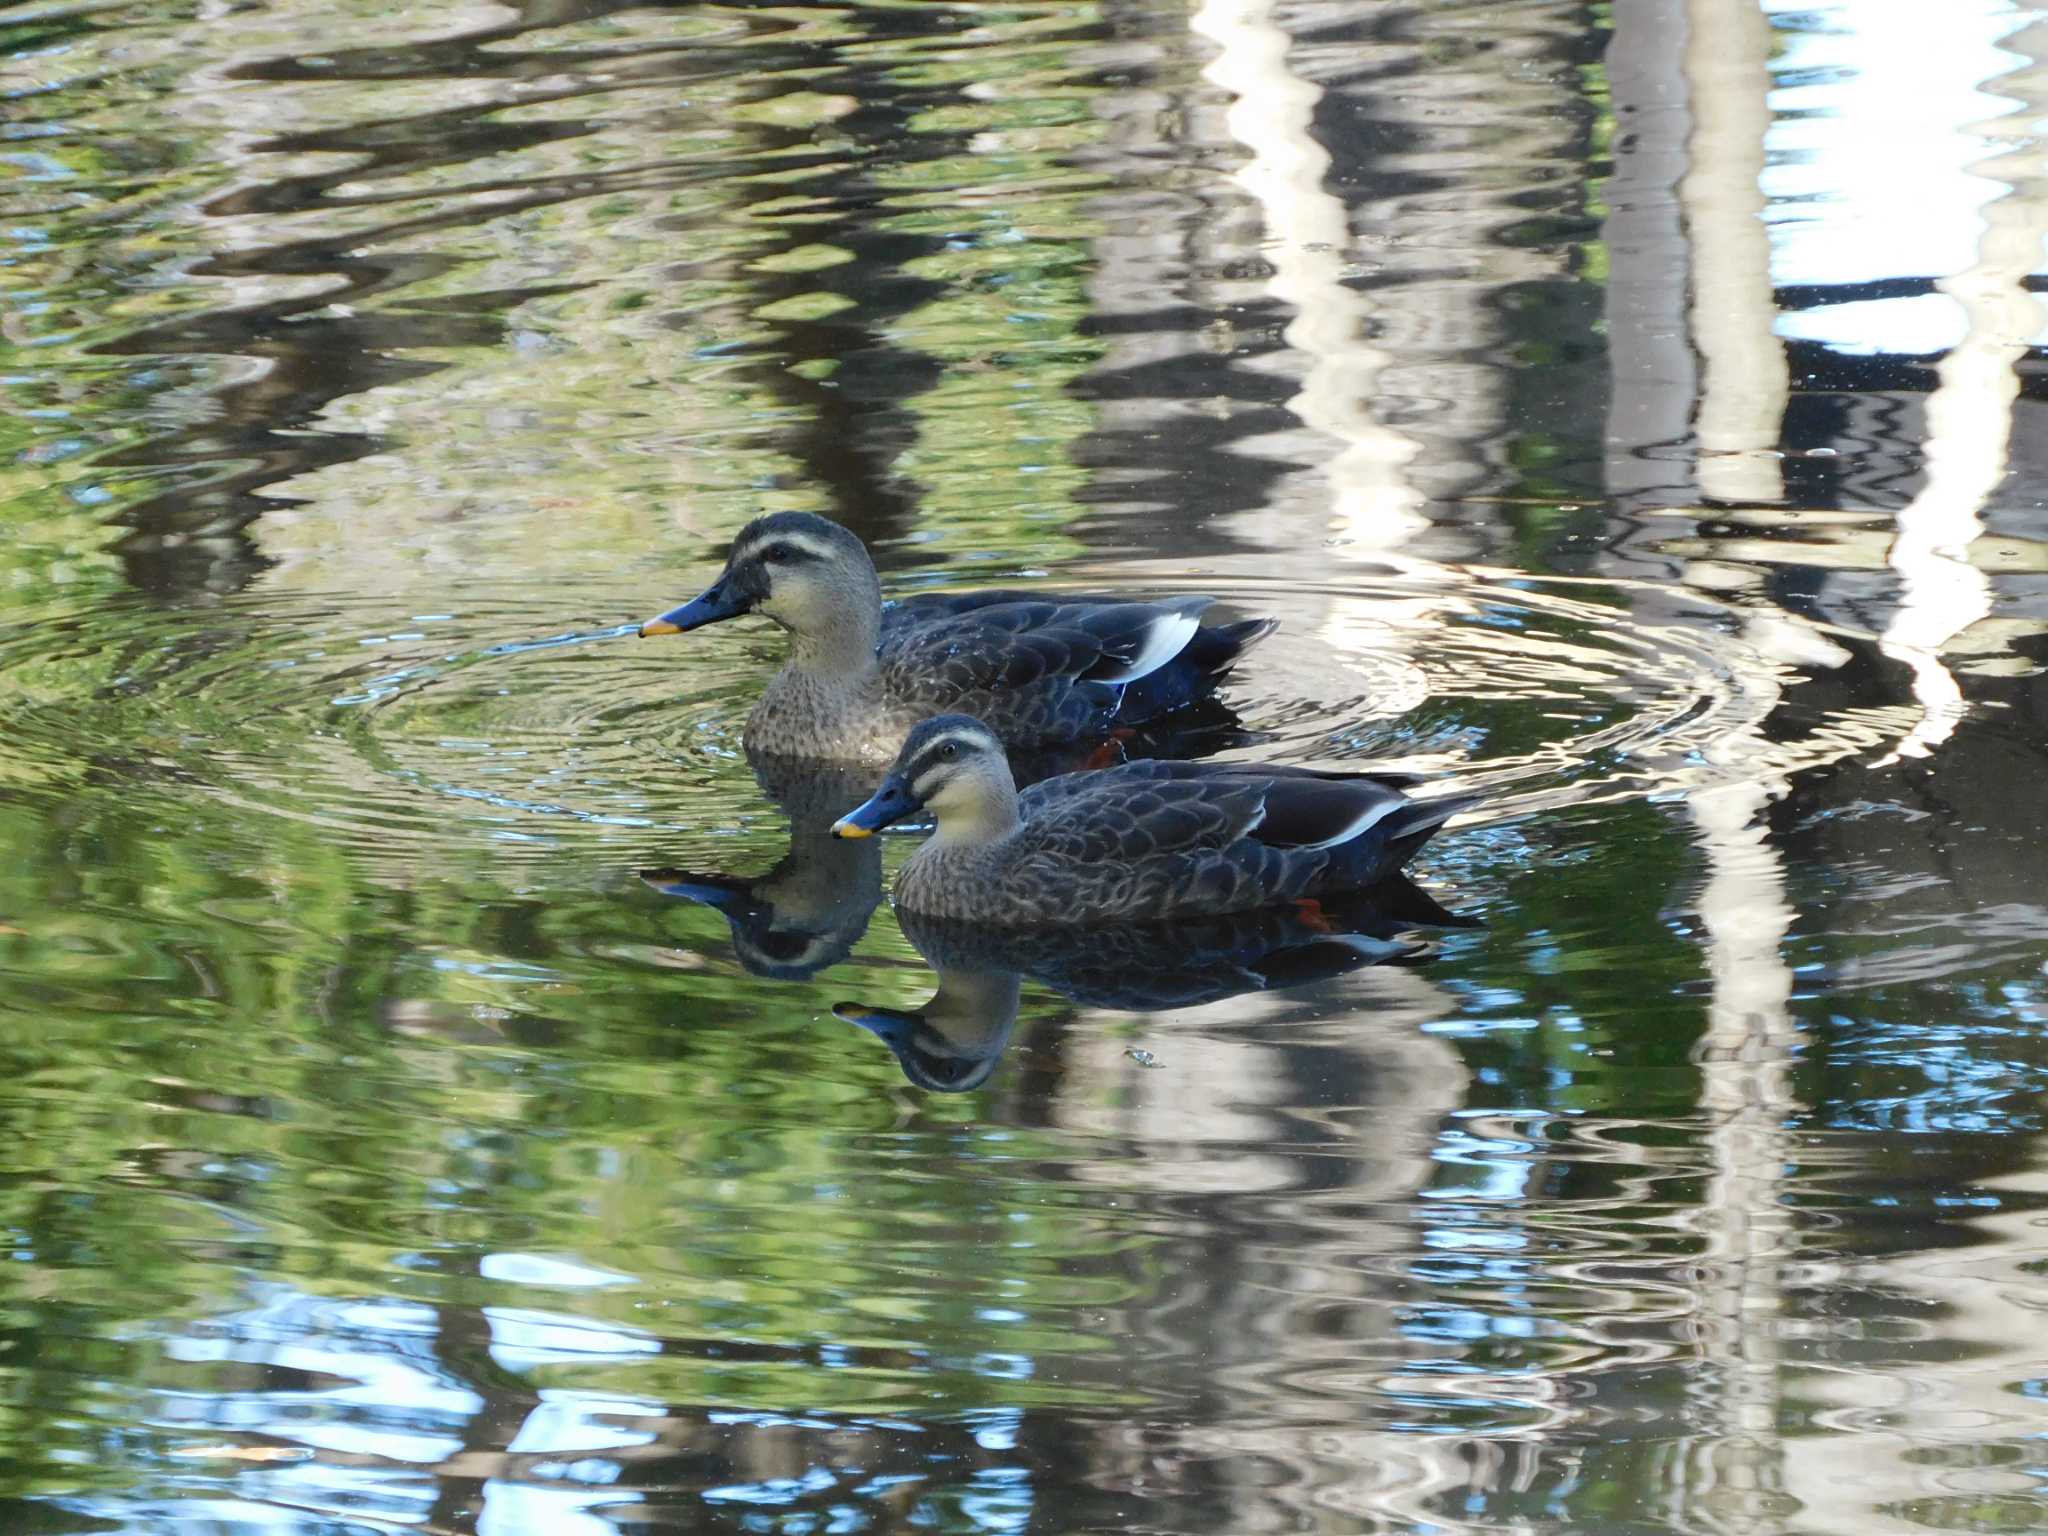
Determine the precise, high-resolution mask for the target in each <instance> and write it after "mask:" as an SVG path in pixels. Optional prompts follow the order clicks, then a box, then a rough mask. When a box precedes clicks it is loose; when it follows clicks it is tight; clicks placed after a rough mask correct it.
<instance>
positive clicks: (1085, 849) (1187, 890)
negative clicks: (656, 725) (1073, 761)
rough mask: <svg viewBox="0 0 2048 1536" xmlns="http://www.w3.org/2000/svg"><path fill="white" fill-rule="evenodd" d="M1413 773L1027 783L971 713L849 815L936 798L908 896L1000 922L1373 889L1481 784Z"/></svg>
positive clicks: (862, 819) (1104, 774) (1265, 772)
mask: <svg viewBox="0 0 2048 1536" xmlns="http://www.w3.org/2000/svg"><path fill="white" fill-rule="evenodd" d="M1412 783H1413V780H1412V779H1403V778H1398V777H1392V776H1387V775H1373V774H1345V773H1332V772H1325V771H1322V770H1319V769H1313V768H1300V767H1291V766H1275V765H1272V764H1264V763H1234V762H1172V761H1164V760H1160V759H1146V760H1141V761H1138V762H1130V763H1124V764H1121V765H1119V766H1116V767H1110V768H1102V769H1098V770H1094V771H1083V772H1079V773H1067V774H1061V775H1059V776H1057V777H1055V778H1050V779H1046V780H1044V781H1042V782H1041V783H1038V784H1034V785H1033V786H1032V787H1031V788H1030V789H1028V790H1026V791H1025V792H1023V793H1022V794H1019V793H1018V791H1017V783H1016V780H1015V778H1014V777H1013V776H1012V774H1011V772H1010V765H1009V762H1008V760H1007V759H1006V758H1005V756H1004V754H1003V748H1002V742H1001V740H1000V738H998V737H997V735H996V733H995V732H994V731H992V730H990V729H989V727H988V726H987V725H985V724H984V723H983V722H981V721H979V720H976V719H974V718H973V717H971V716H968V715H960V714H947V715H939V716H935V717H933V718H932V719H929V720H925V721H923V722H921V723H919V724H918V725H917V726H915V727H914V728H913V729H912V730H911V732H910V734H909V736H908V737H907V738H906V739H905V740H904V743H903V747H902V750H901V751H900V752H899V753H898V754H897V757H896V761H895V764H894V765H893V766H892V767H891V768H890V770H889V773H888V775H887V777H885V778H884V779H883V780H882V783H881V786H880V787H879V788H878V789H877V790H876V791H875V792H874V794H872V795H870V796H869V797H868V799H867V800H866V801H864V802H863V803H862V804H860V805H858V806H856V807H854V809H853V810H851V811H849V812H847V813H846V814H845V815H844V816H842V817H840V818H839V820H837V821H835V822H834V823H833V824H832V828H831V831H832V835H833V836H834V837H837V838H853V839H860V838H864V837H868V836H871V835H872V834H874V833H875V832H877V831H879V830H880V829H881V828H883V827H886V826H888V825H890V824H891V823H893V822H897V821H900V820H902V819H903V818H905V817H907V816H910V815H913V814H915V813H916V812H918V811H920V810H927V809H928V810H930V811H931V813H932V815H933V817H934V818H935V821H936V829H935V831H934V833H933V835H932V837H931V838H930V840H929V841H927V842H926V843H924V844H923V846H921V847H920V848H919V849H918V850H917V851H916V852H915V853H914V854H912V855H911V856H910V858H909V860H908V861H907V862H906V863H905V864H904V866H903V868H902V871H901V872H900V873H899V874H898V875H897V877H896V886H895V893H894V894H895V901H896V905H897V907H898V908H899V909H901V910H903V911H906V912H912V913H917V914H921V915H925V916H930V917H936V918H946V919H951V920H953V921H958V922H966V923H975V924H985V925H988V926H991V927H1007V928H1035V927H1058V926H1062V925H1067V924H1076V923H1105V922H1139V921H1167V920H1172V919H1179V918H1194V917H1214V916H1220V915H1223V914H1227V913H1232V912H1245V911H1252V910H1255V909H1257V908H1260V907H1266V906H1276V905H1283V904H1287V903H1295V904H1307V906H1308V907H1310V908H1313V907H1314V906H1315V904H1317V903H1318V901H1319V899H1320V898H1322V897H1324V896H1336V895H1341V894H1343V893H1345V892H1351V891H1360V890H1364V889H1366V888H1368V887H1370V886H1372V885H1373V884H1375V883H1376V882H1378V881H1381V880H1384V879H1386V878H1387V877H1388V876H1390V875H1393V874H1394V873H1395V872H1396V871H1398V870H1399V869H1400V868H1401V867H1402V865H1404V864H1405V863H1406V862H1407V861H1408V860H1409V858H1411V857H1412V856H1413V855H1414V853H1415V852H1416V850H1417V849H1419V848H1420V847H1421V846H1422V845H1423V843H1425V842H1426V841H1428V839H1429V838H1430V836H1431V835H1432V834H1433V833H1434V832H1435V831H1436V830H1437V829H1438V828H1439V827H1441V826H1442V825H1443V824H1444V823H1445V822H1446V821H1448V820H1450V818H1451V817H1453V816H1455V815H1457V814H1458V813H1459V812H1460V811H1464V810H1468V809H1470V808H1471V807H1472V806H1474V805H1476V804H1478V799H1477V798H1476V797H1473V796H1438V797H1435V798H1432V799H1427V800H1417V799H1411V798H1409V796H1408V795H1407V794H1406V793H1405V792H1404V787H1403V786H1404V785H1406V784H1412Z"/></svg>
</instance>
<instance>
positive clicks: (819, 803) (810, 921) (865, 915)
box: [640, 753, 882, 981]
mask: <svg viewBox="0 0 2048 1536" xmlns="http://www.w3.org/2000/svg"><path fill="white" fill-rule="evenodd" d="M747 761H748V763H749V765H750V766H751V767H752V768H753V770H754V778H755V780H756V781H757V782H759V784H760V786H761V789H762V792H763V793H764V794H766V795H767V796H768V798H769V799H770V800H772V801H774V802H775V804H776V805H777V806H778V807H780V809H781V810H782V812H783V814H784V815H786V816H787V817H788V818H789V851H788V852H787V853H785V854H783V856H782V858H781V859H780V860H779V861H778V862H777V863H776V865H775V867H774V868H773V869H771V870H769V871H768V872H767V873H766V874H762V875H751V876H742V875H726V874H698V873H693V872H690V871H687V870H680V869H644V870H642V871H641V872H640V878H641V879H642V880H644V881H646V882H647V884H649V885H650V886H652V887H653V888H654V889H655V890H657V891H660V892H661V893H662V894H663V895H665V896H680V897H683V898H685V899H687V900H690V901H697V902H702V903H703V904H704V905H705V906H707V907H714V908H716V909H717V910H718V911H719V912H720V913H721V914H722V915H723V916H724V918H725V920H726V922H727V923H728V924H730V925H731V928H732V947H733V952H734V953H735V954H736V955H737V956H738V957H739V962H740V964H741V965H743V966H745V967H746V968H747V970H748V971H750V972H752V973H753V974H754V975H756V976H765V977H768V978H770V979H771V980H775V981H804V980H807V979H808V978H810V977H812V976H815V975H817V973H818V972H820V971H822V970H824V969H825V968H826V967H827V966H830V965H837V964H838V963H839V962H840V961H841V960H844V959H845V958H846V957H847V955H848V954H850V953H852V950H853V946H854V945H855V944H857V943H859V942H860V936H861V935H862V934H864V933H866V932H867V929H868V920H869V919H870V918H872V917H873V916H874V913H875V908H876V907H878V906H880V905H881V902H882V850H881V848H880V847H879V846H878V845H877V844H876V841H875V839H872V838H870V839H868V840H867V842H865V843H858V842H857V843H844V842H841V841H840V840H839V839H837V838H835V837H832V836H830V835H829V831H830V828H831V826H832V822H833V820H834V819H835V818H836V817H839V816H842V815H844V814H845V813H846V812H847V811H849V810H851V809H852V808H853V807H854V806H856V805H858V804H860V802H861V801H862V800H864V799H866V798H867V795H868V792H869V791H870V790H872V789H873V788H874V783H873V780H874V771H873V770H872V769H866V768H860V767H857V766H855V765H852V764H844V763H825V762H817V761H813V760H809V759H804V758H789V757H769V756H765V755H756V754H754V753H749V754H748V756H747Z"/></svg>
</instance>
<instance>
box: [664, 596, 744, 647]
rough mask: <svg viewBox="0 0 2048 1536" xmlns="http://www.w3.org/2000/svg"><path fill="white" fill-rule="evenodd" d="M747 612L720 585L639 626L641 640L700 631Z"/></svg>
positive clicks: (740, 601) (738, 599) (740, 600)
mask: <svg viewBox="0 0 2048 1536" xmlns="http://www.w3.org/2000/svg"><path fill="white" fill-rule="evenodd" d="M746 611H747V605H746V601H745V600H744V599H742V598H737V597H734V596H733V595H732V594H731V592H730V591H729V590H728V589H727V587H726V585H725V583H724V582H720V583H719V584H718V585H717V586H715V587H712V588H711V589H710V590H709V591H707V592H701V593H699V594H698V595H697V596H695V597H693V598H691V599H690V600H689V601H688V602H687V603H685V604H683V606H682V607H680V608H671V609H669V611H668V612H667V613H664V614H662V615H661V616H660V617H659V618H654V619H649V620H648V621H647V622H646V623H645V624H642V625H641V626H640V634H641V637H642V638H643V639H644V638H645V637H647V636H648V635H680V634H681V633H682V632H683V631H684V630H686V629H702V628H703V627H704V626H705V625H706V624H716V623H717V622H718V621H719V620H721V619H736V618H738V617H739V616H740V615H741V614H743V613H745V612H746Z"/></svg>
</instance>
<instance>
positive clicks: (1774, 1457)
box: [1672, 0, 1812, 1532]
mask: <svg viewBox="0 0 2048 1536" xmlns="http://www.w3.org/2000/svg"><path fill="white" fill-rule="evenodd" d="M1686 25H1687V36H1686V45H1685V51H1684V68H1685V75H1686V85H1687V95H1688V99H1689V101H1690V105H1691V114H1692V124H1691V128H1692V131H1691V135H1690V139H1689V142H1688V149H1689V164H1688V167H1687V170H1686V173H1685V176H1684V178H1683V179H1682V180H1681V181H1680V183H1679V201H1680V204H1681V207H1682V209H1683V211H1684V215H1685V225H1686V234H1687V246H1688V251H1689V255H1690V258H1691V263H1690V273H1689V276H1690V279H1691V282H1690V289H1691V294H1692V300H1691V306H1690V320H1691V328H1692V337H1693V342H1694V345H1695V346H1696V347H1697V348H1698V351H1699V357H1700V373H1699V399H1698V403H1697V407H1696V412H1695V415H1694V418H1693V430H1694V436H1695V439H1696V442H1697V447H1698V453H1699V460H1698V465H1697V471H1696V474H1697V480H1698V484H1699V488H1700V490H1701V491H1702V492H1704V493H1705V494H1707V495H1710V496H1716V497H1722V498H1726V499H1729V500H1737V501H1749V502H1755V501H1769V500H1777V499H1780V498H1782V496H1783V494H1784V479H1783V474H1782V471H1781V462H1780V460H1779V459H1778V458H1777V457H1776V455H1775V453H1774V452H1772V450H1775V448H1776V447H1777V443H1778V436H1779V432H1780V429H1781V427H1782V424H1783V421H1784V414H1785V404H1786V401H1787V398H1788V396H1789V393H1790V384H1791V379H1790V373H1789V370H1788V369H1787V366H1786V360H1785V352H1784V348H1783V346H1782V345H1781V344H1780V343H1779V341H1778V339H1777V336H1776V334H1775V332H1774V330H1773V321H1774V318H1775V305H1774V302H1773V296H1772V288H1771V249H1770V239H1769V235H1768V232H1767V231H1766V230H1765V228H1764V225H1763V221H1762V218H1761V214H1762V212H1763V192H1762V189H1761V187H1760V186H1759V184H1758V177H1759V175H1760V174H1761V172H1762V170H1763V163H1764V135H1765V133H1766V131H1767V130H1768V129H1769V126H1770V102H1769V90H1770V70H1769V60H1770V42H1771V35H1770V28H1769V26H1768V25H1767V24H1766V22H1765V20H1764V16H1763V13H1762V11H1761V10H1760V9H1759V7H1758V4H1757V0H1688V3H1687V5H1686ZM1744 638H1745V639H1747V640H1748V641H1749V642H1750V643H1751V645H1752V646H1754V647H1755V649H1756V650H1757V652H1758V653H1759V654H1760V656H1761V657H1762V658H1763V659H1764V660H1765V661H1767V662H1769V663H1772V664H1782V667H1774V670H1772V671H1770V672H1765V671H1764V670H1763V669H1762V668H1759V669H1758V673H1757V675H1755V676H1752V677H1747V678H1744V679H1743V683H1744V688H1743V693H1744V695H1745V696H1746V699H1747V703H1748V707H1747V709H1746V710H1745V714H1744V719H1743V721H1742V723H1741V724H1739V725H1738V726H1737V727H1736V728H1735V729H1732V730H1730V731H1729V732H1728V733H1727V734H1726V735H1724V736H1723V737H1722V738H1721V739H1720V740H1719V741H1717V742H1715V743H1714V744H1713V746H1712V747H1710V748H1709V749H1708V751H1707V752H1706V754H1705V756H1706V758H1707V760H1708V764H1709V766H1710V768H1712V769H1715V770H1719V771H1720V772H1721V773H1725V774H1726V775H1727V776H1728V777H1727V778H1726V780H1725V781H1723V782H1720V783H1714V784H1710V785H1707V786H1704V787H1700V788H1696V789H1693V790H1691V791H1690V792H1688V794H1687V796H1686V806H1687V809H1688V811H1689V812H1690V813H1691V816H1692V820H1693V825H1694V826H1695V828H1696V829H1697V831H1698V835H1699V840H1700V846H1701V849H1702V852H1703V853H1704V854H1705V856H1706V861H1707V871H1708V872H1707V879H1706V883H1705V885H1704V886H1703V888H1702V889H1701V891H1700V895H1699V914H1700V922H1701V924H1702V926H1703V927H1704V928H1705V930H1706V961H1707V970H1708V974H1709V979H1710V981H1711V983H1712V986H1713V994H1712V1001H1711V1002H1710V1003H1709V1005H1708V1008H1707V1027H1706V1032H1705V1033H1704V1035H1703V1036H1702V1037H1701V1039H1700V1043H1699V1046H1698V1048H1697V1052H1696V1055H1697V1059H1698V1061H1699V1066H1700V1079H1701V1084H1700V1108H1701V1111H1702V1112H1703V1114H1704V1116H1705V1120H1706V1124H1707V1126H1708V1130H1707V1145H1708V1148H1709V1150H1710V1152H1711V1167H1712V1169H1713V1173H1712V1175H1711V1177H1710V1178H1709V1180H1708V1184H1707V1189H1706V1194H1705V1198H1704V1200H1703V1202H1702V1209H1701V1219H1702V1221H1703V1223H1704V1225H1705V1231H1704V1234H1703V1235H1704V1237H1705V1238H1706V1244H1707V1252H1708V1255H1709V1261H1708V1264H1707V1266H1706V1268H1705V1271H1704V1277H1703V1280H1702V1284H1701V1316H1700V1343H1701V1348H1702V1353H1703V1354H1704V1356H1705V1357H1706V1358H1707V1359H1708V1360H1710V1361H1713V1362H1716V1364H1717V1367H1718V1368H1717V1369H1716V1371H1715V1372H1714V1374H1713V1377H1712V1380H1713V1381H1714V1382H1715V1384H1716V1388H1717V1391H1716V1393H1715V1395H1716V1398H1717V1401H1716V1402H1715V1405H1714V1406H1715V1409H1716V1411H1715V1413H1714V1415H1713V1420H1712V1428H1711V1430H1710V1431H1709V1433H1708V1435H1707V1436H1706V1437H1705V1438H1704V1441H1703V1443H1702V1445H1701V1447H1700V1454H1699V1455H1698V1456H1696V1457H1693V1458H1689V1459H1688V1461H1687V1464H1686V1467H1685V1471H1684V1474H1683V1475H1682V1478H1681V1480H1680V1482H1679V1484H1678V1487H1677V1488H1675V1489H1674V1490H1673V1492H1674V1494H1675V1495H1676V1497H1675V1500H1674V1504H1675V1507H1674V1509H1673V1510H1672V1515H1673V1524H1674V1525H1675V1526H1676V1527H1677V1528H1678V1529H1680V1530H1691V1529H1713V1530H1718V1531H1757V1532H1762V1531H1767V1530H1771V1529H1774V1528H1775V1525H1776V1520H1777V1518H1778V1516H1779V1515H1780V1514H1781V1512H1782V1500H1783V1490H1784V1484H1785V1468H1784V1454H1785V1453H1784V1449H1783V1444H1782V1439H1781V1436H1780V1433H1779V1424H1780V1415H1781V1411H1782V1410H1781V1405H1782V1403H1783V1400H1784V1383H1783V1380H1782V1368H1781V1362H1780V1357H1779V1348H1778V1334H1779V1328H1780V1322H1781V1319H1782V1317H1783V1313H1784V1295H1783V1276H1782V1265H1783V1262H1784V1256H1785V1248H1786V1244H1787V1242H1788V1224H1787V1222H1786V1218H1785V1210H1784V1200H1783V1191H1782V1189H1781V1187H1780V1186H1781V1183H1782V1180H1783V1177H1784V1169H1785V1159H1786V1149H1785V1146H1784V1126H1785V1124H1786V1121H1787V1119H1788V1117H1789V1116H1790V1115H1791V1114H1792V1112H1793V1111H1794V1109H1795V1101H1794V1099H1793V1096H1792V1091H1791V1084H1790V1074H1789V1065H1790V1061H1791V1055H1792V1047H1793V1044H1794V1041H1795V1040H1796V1038H1797V1030H1796V1029H1795V1027H1794V1024H1793V1020H1792V1015H1791V1007H1790V1004H1791V998H1792V972H1791V969H1790V967H1789V966H1788V965H1787V964H1786V960H1785V954H1784V946H1785V940H1786V937H1787V935H1788V934H1789V933H1790V932H1791V928H1792V917H1793V913H1792V908H1791V905H1790V904H1789V902H1788V901H1787V900H1786V897H1785V872H1784V868H1783V865H1782V864H1781V862H1780V860H1779V857H1778V854H1777V850H1776V849H1774V848H1773V847H1772V846H1771V842H1770V830H1769V827H1768V825H1767V824H1766V823H1765V821H1764V814H1765V812H1766V811H1767V810H1768V809H1769V807H1770V804H1771V802H1772V801H1773V800H1775V799H1777V798H1778V797H1779V796H1781V795H1782V794H1784V793H1785V790H1786V782H1785V780H1784V779H1782V778H1776V777H1766V776H1765V773H1766V764H1768V763H1769V762H1770V759H1771V757H1772V750H1771V744H1770V742H1769V740H1768V738H1767V737H1766V736H1765V734H1764V730H1763V722H1764V721H1765V720H1766V719H1767V718H1768V717H1769V716H1770V714H1771V712H1772V711H1773V710H1774V709H1775V708H1776V707H1777V704H1778V700H1779V697H1780V695H1781V694H1782V692H1783V688H1782V684H1781V681H1780V679H1781V678H1782V677H1783V676H1787V675H1793V674H1794V669H1795V668H1797V667H1798V666H1799V664H1800V663H1801V662H1803V661H1808V660H1811V659H1812V640H1811V637H1809V636H1807V635H1806V634H1804V633H1802V632H1801V631H1799V630H1798V629H1796V628H1793V627H1791V626H1788V625H1785V624H1783V623H1782V622H1781V621H1779V620H1777V619H1776V618H1775V617H1773V616H1772V615H1770V614H1768V613H1764V612H1758V613H1755V614H1752V615H1750V616H1749V620H1748V622H1747V624H1746V625H1745V627H1744ZM1745 769H1747V772H1745ZM1718 776H1719V774H1717V777H1718ZM1707 1510H1712V1511H1713V1514H1712V1517H1711V1518H1710V1519H1705V1520H1703V1519H1702V1518H1701V1517H1702V1514H1703V1512H1704V1511H1707Z"/></svg>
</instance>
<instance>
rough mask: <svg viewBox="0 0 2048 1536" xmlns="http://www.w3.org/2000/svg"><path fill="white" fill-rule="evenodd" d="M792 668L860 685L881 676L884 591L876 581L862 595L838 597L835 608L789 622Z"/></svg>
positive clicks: (862, 587)
mask: <svg viewBox="0 0 2048 1536" xmlns="http://www.w3.org/2000/svg"><path fill="white" fill-rule="evenodd" d="M784 624H785V627H786V628H787V629H788V630H789V664H790V665H791V666H792V667H794V668H796V670H797V671H799V672H807V673H809V674H810V675H811V676H812V677H824V678H843V679H859V678H863V677H866V676H868V675H869V674H870V673H872V672H873V671H874V670H875V652H876V649H877V648H878V647H879V646H880V644H881V639H882V590H881V588H880V587H879V586H878V585H876V583H875V581H874V578H873V577H872V576H870V577H869V578H868V580H867V581H866V582H864V583H861V584H860V585H859V588H858V590H847V591H841V592H835V593H834V594H833V597H832V600H831V601H830V602H829V604H821V605H820V606H819V607H818V608H817V609H816V610H814V611H812V612H809V613H806V614H804V615H803V616H802V620H801V622H800V623H791V622H789V621H788V620H785V621H784Z"/></svg>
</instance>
